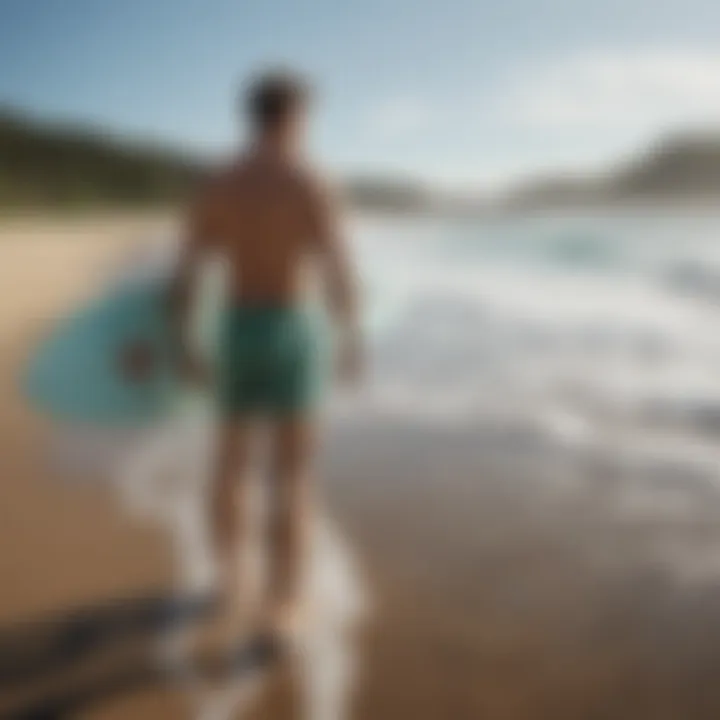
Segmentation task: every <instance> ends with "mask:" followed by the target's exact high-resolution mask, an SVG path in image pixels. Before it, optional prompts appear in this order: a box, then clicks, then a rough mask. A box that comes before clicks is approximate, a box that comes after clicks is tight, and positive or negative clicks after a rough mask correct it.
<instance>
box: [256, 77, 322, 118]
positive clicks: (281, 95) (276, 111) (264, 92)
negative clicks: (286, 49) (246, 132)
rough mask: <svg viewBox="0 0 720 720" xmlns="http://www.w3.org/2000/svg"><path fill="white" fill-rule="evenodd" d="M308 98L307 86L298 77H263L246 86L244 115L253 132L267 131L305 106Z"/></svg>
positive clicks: (308, 89) (308, 90)
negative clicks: (248, 118)
mask: <svg viewBox="0 0 720 720" xmlns="http://www.w3.org/2000/svg"><path fill="white" fill-rule="evenodd" d="M310 94H311V93H310V86H309V84H308V83H307V82H306V81H305V80H304V79H303V78H302V77H300V76H299V75H295V74H294V73H290V72H273V73H267V74H265V75H261V76H260V77H259V78H258V79H257V80H255V81H254V82H253V83H252V84H251V85H250V88H249V90H248V91H247V96H246V108H247V112H248V114H249V116H250V119H251V120H252V123H253V124H254V126H255V127H256V128H258V129H260V130H267V129H269V128H272V127H274V126H276V125H278V124H279V123H281V122H282V121H283V120H285V119H286V118H288V117H289V116H291V115H292V114H293V113H295V112H296V111H297V110H300V109H302V108H303V107H304V106H305V105H307V103H308V101H309V100H310Z"/></svg>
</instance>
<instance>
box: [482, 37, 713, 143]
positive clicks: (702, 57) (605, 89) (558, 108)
mask: <svg viewBox="0 0 720 720" xmlns="http://www.w3.org/2000/svg"><path fill="white" fill-rule="evenodd" d="M496 109H497V111H498V112H499V113H500V116H502V117H504V119H505V120H506V121H507V122H511V123H513V124H516V125H519V126H521V127H532V128H537V129H542V130H561V131H569V132H581V133H582V132H586V131H593V132H595V131H600V130H608V131H637V132H651V131H658V130H661V129H667V128H668V127H677V126H687V125H704V126H706V125H711V124H714V123H720V49H718V50H701V49H693V48H640V49H632V50H599V51H593V52H591V51H586V52H583V53H579V54H576V55H572V56H569V57H566V58H564V59H558V60H555V61H552V62H549V63H546V64H543V65H540V66H536V67H534V68H529V69H528V68H526V70H525V72H524V73H522V74H520V75H519V76H518V77H516V78H515V79H511V81H510V83H509V85H508V86H506V90H505V91H504V92H503V93H502V95H501V96H499V97H498V98H497V103H496Z"/></svg>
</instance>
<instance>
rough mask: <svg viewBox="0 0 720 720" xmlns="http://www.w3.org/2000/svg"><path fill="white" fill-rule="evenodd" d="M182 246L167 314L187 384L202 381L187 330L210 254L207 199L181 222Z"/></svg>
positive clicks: (211, 231) (211, 239)
mask: <svg viewBox="0 0 720 720" xmlns="http://www.w3.org/2000/svg"><path fill="white" fill-rule="evenodd" d="M183 235H184V238H183V244H182V246H181V248H180V254H179V258H178V264H177V268H176V270H175V275H174V277H173V280H172V283H171V288H170V312H171V328H172V335H173V343H174V345H175V348H176V351H177V358H178V362H179V365H180V368H181V371H182V372H183V374H184V375H185V376H186V377H187V379H190V380H196V381H197V380H202V379H204V374H205V373H204V369H203V367H202V363H201V362H200V359H199V358H198V357H197V356H196V353H195V350H194V348H192V347H191V344H190V339H189V336H188V327H189V325H190V317H191V311H192V304H193V291H194V289H195V285H196V280H197V275H198V271H199V269H200V267H201V266H202V263H203V260H204V259H205V258H206V255H207V253H208V252H210V251H211V250H212V247H213V242H214V240H215V236H214V235H215V228H214V227H213V222H212V212H211V204H210V201H209V196H208V195H207V194H206V195H204V196H201V197H200V198H199V199H198V200H197V201H196V202H194V203H193V204H192V206H191V207H190V210H189V212H188V215H187V219H186V221H185V228H184V232H183Z"/></svg>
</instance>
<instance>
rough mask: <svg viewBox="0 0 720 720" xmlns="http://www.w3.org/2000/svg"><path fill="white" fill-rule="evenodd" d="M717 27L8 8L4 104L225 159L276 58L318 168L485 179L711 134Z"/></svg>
mask: <svg viewBox="0 0 720 720" xmlns="http://www.w3.org/2000/svg"><path fill="white" fill-rule="evenodd" d="M719 27H720V3H717V1H716V0H662V1H660V0H603V2H598V1H597V0H593V1H590V0H545V1H543V0H495V1H494V2H485V1H483V0H363V2H356V0H281V1H279V0H0V69H1V70H0V102H6V103H10V104H13V105H16V106H19V107H22V108H27V109H29V110H31V111H33V112H35V113H37V114H39V115H42V116H49V117H61V118H64V119H65V118H70V119H78V120H82V121H90V122H92V123H98V124H100V125H102V126H103V127H107V128H109V129H111V130H112V131H114V132H118V133H120V134H122V133H130V134H134V135H141V136H151V137H160V138H163V139H164V140H166V141H170V142H173V143H178V144H183V145H188V146H190V147H192V148H197V149H198V150H201V151H204V150H209V151H217V150H222V149H224V148H228V147H230V146H231V145H232V143H233V141H234V139H235V136H236V127H235V118H234V116H233V107H232V102H233V99H234V96H235V94H236V89H237V86H238V83H239V82H240V81H241V80H242V79H243V78H244V77H246V76H247V75H248V73H250V72H251V71H252V70H254V69H257V68H258V67H262V66H264V65H267V64H275V63H285V64H291V65H293V66H297V67H299V68H300V69H302V70H304V71H306V72H307V73H309V74H310V75H311V76H312V77H313V78H314V79H315V81H316V84H317V85H318V86H319V88H320V90H321V93H322V94H321V98H322V102H321V104H320V106H319V108H318V111H319V112H318V122H317V127H316V130H315V138H314V143H315V147H316V148H317V151H318V153H319V154H320V155H321V156H322V158H323V159H324V160H325V162H326V163H327V164H328V165H330V166H332V167H334V168H337V169H338V170H340V171H343V172H347V171H350V172H358V171H364V172H370V171H379V170H388V171H392V172H396V173H406V174H419V175H421V176H424V177H428V178H437V179H440V180H442V181H445V182H448V183H451V184H454V183H478V184H482V183H491V184H492V183H497V182H504V181H506V180H507V179H508V178H511V177H515V176H517V175H518V174H520V175H524V174H528V173H530V174H532V173H535V172H538V171H542V170H544V169H575V168H584V167H588V168H592V167H597V166H602V165H603V163H605V162H609V161H612V160H613V159H614V158H617V157H620V156H622V155H624V154H626V153H628V152H630V151H632V150H633V149H638V148H640V147H642V146H643V145H644V144H646V143H649V142H651V141H652V140H653V139H654V138H655V137H657V136H658V135H661V134H662V133H664V132H668V131H670V130H673V129H675V128H682V127H686V126H702V127H707V126H714V124H715V123H716V121H717V122H718V127H720V40H719V39H718V34H717V29H718V28H719Z"/></svg>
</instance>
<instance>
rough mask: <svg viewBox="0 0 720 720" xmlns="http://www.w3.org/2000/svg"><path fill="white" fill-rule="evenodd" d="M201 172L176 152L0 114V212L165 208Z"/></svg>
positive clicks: (10, 114)
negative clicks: (38, 208) (114, 206)
mask: <svg viewBox="0 0 720 720" xmlns="http://www.w3.org/2000/svg"><path fill="white" fill-rule="evenodd" d="M201 172H202V166H201V163H200V162H198V161H197V160H194V159H191V158H188V157H184V156H183V155H182V154H181V153H178V152H174V151H171V150H162V149H159V148H155V147H151V146H149V145H140V144H137V145H132V144H131V143H129V142H120V141H118V140H114V139H111V138H109V137H105V136H103V135H101V134H100V133H98V132H95V131H92V130H88V129H86V128H81V127H61V126H58V125H49V124H43V123H40V122H37V121H33V120H29V119H28V118H27V117H24V116H22V115H20V114H18V113H15V112H12V111H10V110H2V109H0V208H4V209H7V208H10V209H15V208H24V207H42V208H67V207H73V208H74V207H97V206H103V205H133V206H138V205H151V204H160V203H167V202H172V201H176V200H178V199H180V198H182V197H183V196H184V195H185V194H186V193H187V192H188V191H189V190H191V188H192V187H193V186H194V185H195V184H196V183H197V181H198V179H199V177H200V175H201Z"/></svg>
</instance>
